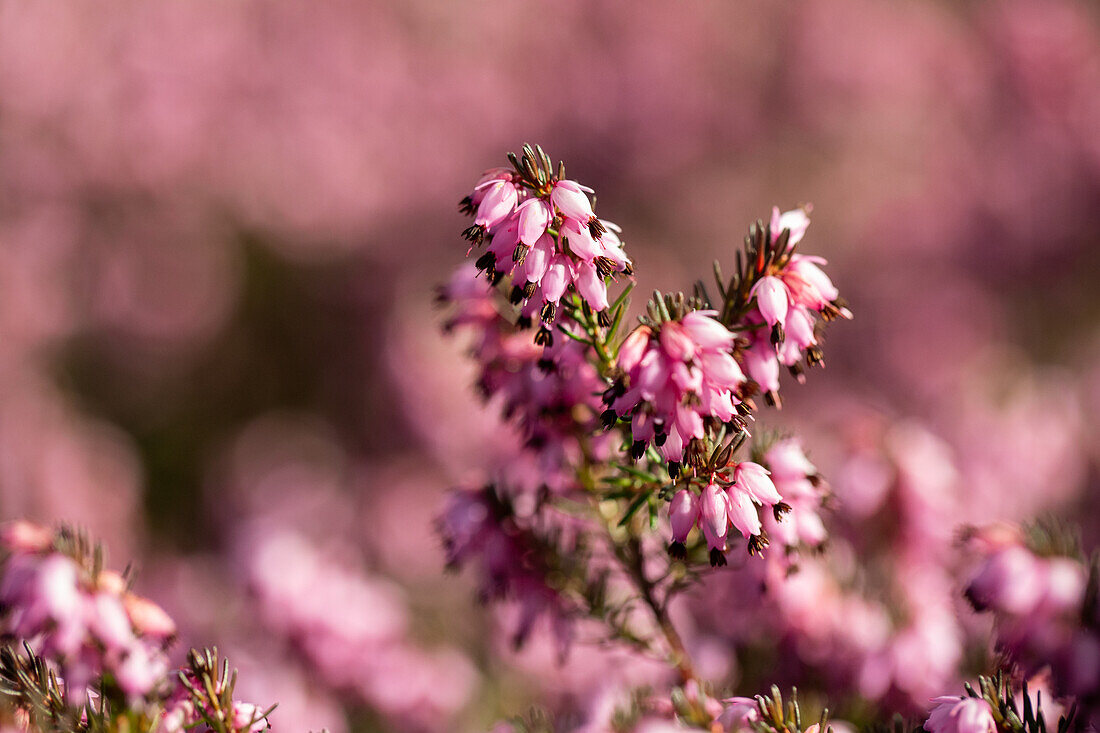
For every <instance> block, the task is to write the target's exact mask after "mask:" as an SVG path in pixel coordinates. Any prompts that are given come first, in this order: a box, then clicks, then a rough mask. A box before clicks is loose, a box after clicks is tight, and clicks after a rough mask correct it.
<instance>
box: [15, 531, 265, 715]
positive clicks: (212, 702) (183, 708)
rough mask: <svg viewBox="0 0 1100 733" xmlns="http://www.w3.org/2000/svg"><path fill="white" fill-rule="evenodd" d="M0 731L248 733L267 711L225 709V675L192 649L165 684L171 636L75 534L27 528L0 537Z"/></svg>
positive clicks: (231, 677) (229, 704) (147, 604)
mask: <svg viewBox="0 0 1100 733" xmlns="http://www.w3.org/2000/svg"><path fill="white" fill-rule="evenodd" d="M0 545H2V546H3V550H4V553H5V556H4V558H3V561H2V564H0V609H2V615H0V624H2V629H3V632H2V633H3V642H4V646H3V647H2V648H0V689H2V690H3V693H4V694H3V695H2V696H0V720H5V719H7V718H9V717H11V718H14V719H15V720H16V721H17V723H18V728H19V730H23V731H26V732H27V733H39V732H40V731H42V732H43V733H44V732H45V731H57V732H58V733H62V732H63V733H68V732H69V731H74V732H75V731H81V732H84V731H101V732H102V733H122V732H123V731H132V730H142V731H151V732H154V731H155V733H183V731H197V732H198V733H258V732H259V731H262V730H266V729H267V728H268V727H269V724H268V720H267V716H268V714H269V713H270V712H271V709H268V710H266V711H263V710H261V709H260V708H258V707H257V706H255V705H251V704H248V703H241V702H237V701H235V700H234V699H233V686H234V684H235V681H236V673H235V672H233V673H230V670H229V666H228V663H225V662H223V663H222V664H221V665H220V666H219V663H218V657H217V652H216V651H207V652H197V651H194V650H192V652H191V654H190V657H189V659H188V665H187V666H185V667H184V668H183V669H182V670H179V671H178V673H176V674H175V675H173V674H170V672H169V667H168V657H167V653H166V652H167V647H168V646H169V644H170V643H171V642H172V641H173V640H174V639H175V638H176V633H177V632H176V625H175V623H174V622H173V621H172V619H171V618H170V617H169V616H168V614H166V613H165V612H164V611H163V610H162V609H161V608H160V607H159V606H157V605H156V604H155V603H153V602H152V601H150V600H147V599H145V598H142V597H140V596H137V595H135V594H134V593H132V592H130V591H129V589H128V582H127V580H126V578H124V577H123V576H122V575H120V574H118V573H116V572H114V571H111V570H105V569H104V568H103V567H102V565H103V554H102V550H101V549H100V547H99V546H98V545H93V544H92V543H91V542H90V541H89V540H88V539H87V538H86V537H85V536H84V535H83V534H81V533H78V532H74V531H72V530H69V529H67V528H63V529H61V530H58V531H57V532H54V531H52V530H50V529H47V528H45V527H42V526H40V525H37V524H33V523H31V522H26V521H17V522H14V523H11V524H9V525H6V526H5V527H4V528H3V529H2V531H0Z"/></svg>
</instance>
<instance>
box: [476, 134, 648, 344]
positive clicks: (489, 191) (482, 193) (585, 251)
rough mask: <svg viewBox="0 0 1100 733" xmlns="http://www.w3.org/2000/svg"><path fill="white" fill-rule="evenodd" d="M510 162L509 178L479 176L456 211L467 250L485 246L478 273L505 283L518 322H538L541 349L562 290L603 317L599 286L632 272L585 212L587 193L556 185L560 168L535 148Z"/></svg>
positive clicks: (497, 173) (561, 181) (617, 244)
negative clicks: (467, 223) (463, 217)
mask: <svg viewBox="0 0 1100 733" xmlns="http://www.w3.org/2000/svg"><path fill="white" fill-rule="evenodd" d="M510 157H511V160H512V163H513V165H514V166H515V172H514V173H512V172H508V171H504V170H500V169H497V170H493V171H489V172H487V173H486V174H485V176H483V177H482V180H481V181H479V182H478V185H477V186H476V187H475V189H474V191H473V193H471V194H470V195H469V196H467V197H466V198H465V199H463V201H462V203H461V205H460V208H461V209H462V210H463V211H465V212H467V213H475V211H476V215H475V218H474V224H473V226H471V227H470V228H468V229H467V230H466V232H465V236H466V238H467V239H469V240H470V241H471V242H472V243H474V244H475V245H480V244H481V243H482V242H483V241H484V240H488V245H487V247H486V251H485V253H484V254H483V255H482V256H481V257H479V258H478V260H477V266H478V268H479V269H481V270H485V271H487V272H488V273H489V276H490V281H492V282H493V283H494V284H495V283H496V282H498V281H499V280H500V279H501V278H503V277H504V276H505V275H511V276H512V281H511V296H510V297H511V300H512V302H513V303H515V304H516V305H519V306H521V309H520V314H521V315H520V317H521V318H522V319H524V320H533V319H534V318H535V317H536V316H537V317H538V318H539V319H540V321H541V324H542V327H541V328H540V330H539V332H538V335H537V340H538V342H539V343H540V344H542V345H548V344H550V343H552V342H553V340H554V339H553V333H552V331H551V327H552V326H553V324H554V322H555V320H556V318H557V311H558V308H559V307H560V305H561V301H562V298H563V297H565V295H566V294H567V293H568V292H570V290H572V291H574V292H576V293H578V294H579V295H580V297H581V298H582V299H583V300H584V302H585V303H587V304H588V306H589V307H591V308H592V309H593V310H594V311H596V312H603V311H606V310H607V308H608V298H607V278H608V277H610V276H612V275H614V274H615V273H625V274H630V272H631V271H632V268H631V264H630V260H629V259H628V258H627V257H626V255H625V254H624V252H623V250H622V242H621V240H620V239H619V236H618V231H619V230H618V227H615V226H614V225H613V224H611V223H609V222H604V221H602V220H600V219H598V218H597V217H596V215H595V213H594V212H593V209H592V202H591V201H590V200H589V198H588V194H589V193H591V189H588V188H586V187H584V186H581V185H580V184H579V183H577V182H576V181H572V180H569V179H566V178H564V166H561V165H559V166H558V168H557V170H555V169H554V168H553V167H552V166H551V163H550V159H549V157H547V156H546V154H545V153H544V152H543V151H542V149H541V148H538V147H536V148H534V149H532V148H531V147H529V146H525V147H524V152H523V156H522V157H516V156H514V155H513V156H510ZM475 205H476V209H475V208H474V207H475ZM609 229H610V230H613V231H611V232H610V233H609V231H608V230H609Z"/></svg>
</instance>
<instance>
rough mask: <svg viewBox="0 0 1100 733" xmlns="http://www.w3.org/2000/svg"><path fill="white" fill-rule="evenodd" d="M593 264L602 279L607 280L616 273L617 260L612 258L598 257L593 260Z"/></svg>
mask: <svg viewBox="0 0 1100 733" xmlns="http://www.w3.org/2000/svg"><path fill="white" fill-rule="evenodd" d="M592 264H593V265H595V266H596V274H597V275H599V276H600V279H601V280H602V279H605V278H608V277H610V276H611V273H613V272H615V260H613V259H611V258H610V257H603V256H600V257H597V258H596V259H594V260H592Z"/></svg>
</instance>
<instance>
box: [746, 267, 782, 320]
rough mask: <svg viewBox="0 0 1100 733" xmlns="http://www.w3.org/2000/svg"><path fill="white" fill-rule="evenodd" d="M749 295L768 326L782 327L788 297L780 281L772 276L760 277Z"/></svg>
mask: <svg viewBox="0 0 1100 733" xmlns="http://www.w3.org/2000/svg"><path fill="white" fill-rule="evenodd" d="M751 295H752V296H753V297H755V298H756V306H757V307H758V308H759V309H760V313H761V315H763V316H764V320H765V321H766V322H767V324H768V325H769V326H776V325H779V326H782V325H783V324H784V323H785V322H786V320H787V309H788V307H789V305H790V295H789V294H788V292H787V286H786V285H784V284H783V281H782V280H780V279H779V278H778V277H775V276H772V275H768V276H766V277H762V278H760V280H758V281H757V283H756V285H754V286H753V288H752V293H751Z"/></svg>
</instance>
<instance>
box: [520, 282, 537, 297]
mask: <svg viewBox="0 0 1100 733" xmlns="http://www.w3.org/2000/svg"><path fill="white" fill-rule="evenodd" d="M537 287H538V285H536V284H535V283H532V282H529V283H527V284H525V285H524V286H523V299H524V300H527V299H528V298H530V297H531V296H532V295H534V294H535V288H537Z"/></svg>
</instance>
